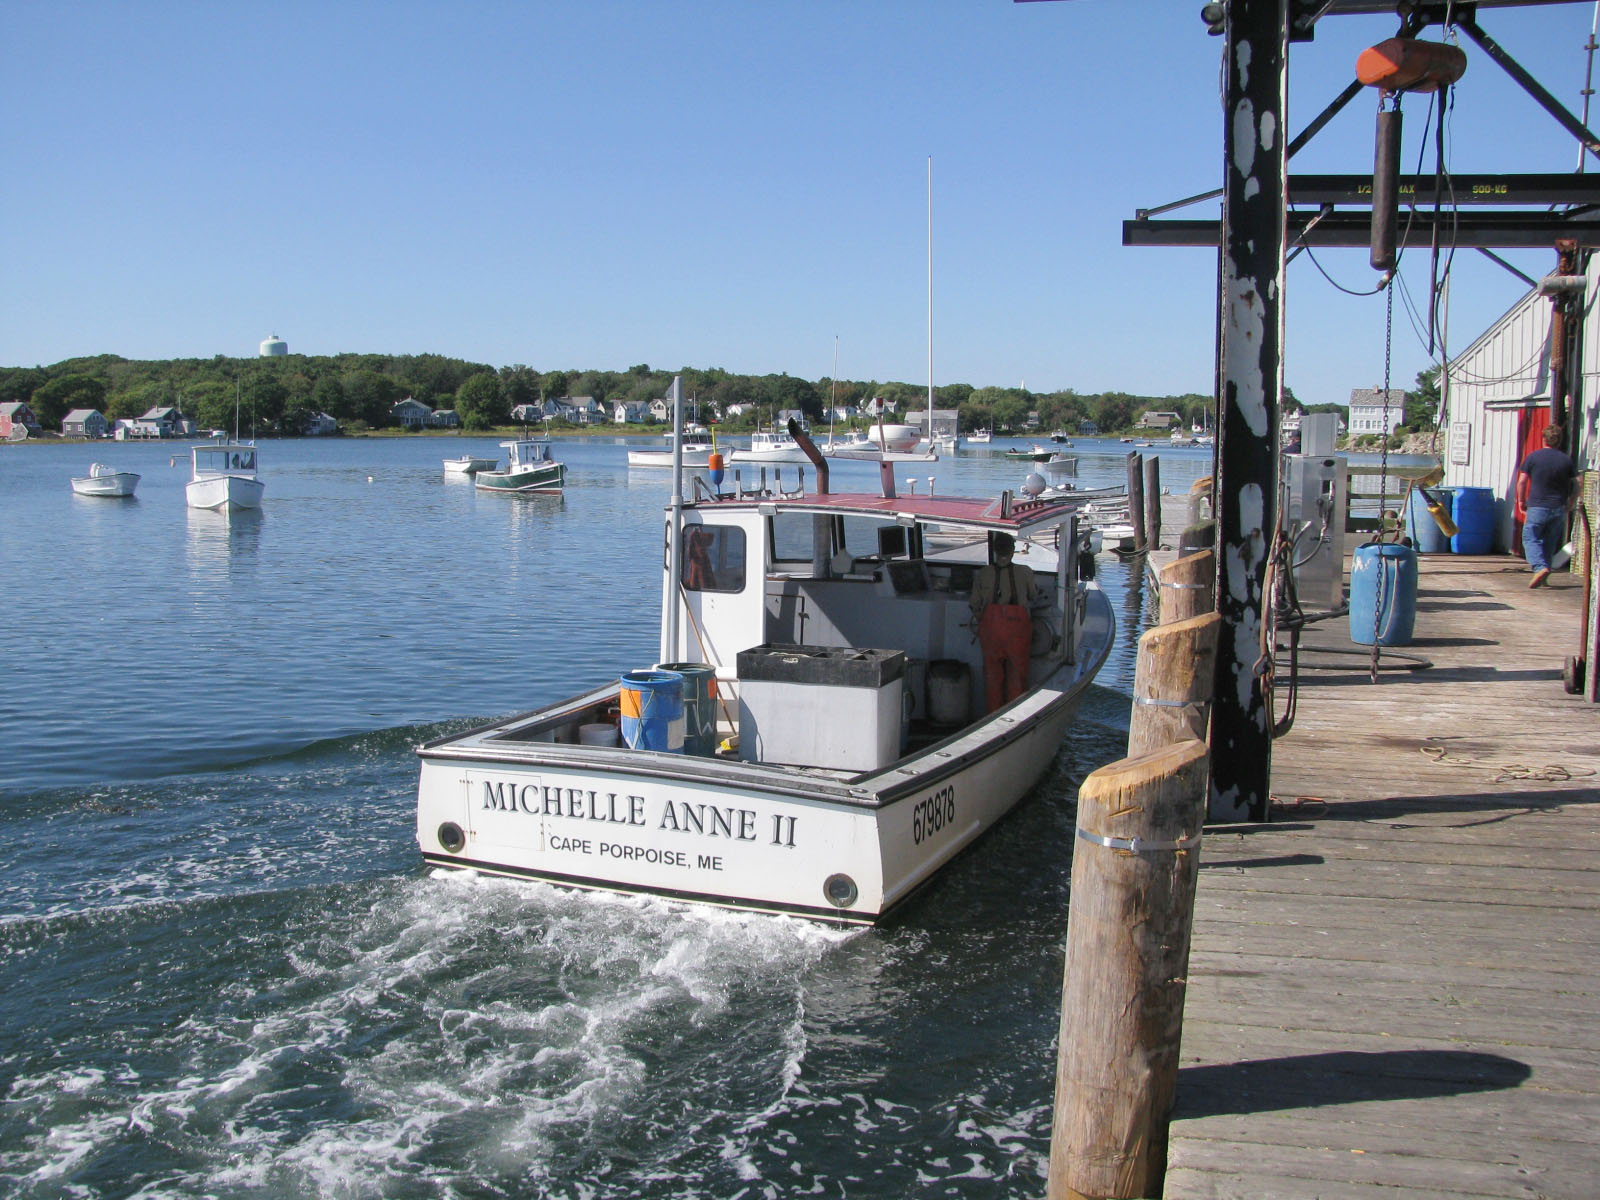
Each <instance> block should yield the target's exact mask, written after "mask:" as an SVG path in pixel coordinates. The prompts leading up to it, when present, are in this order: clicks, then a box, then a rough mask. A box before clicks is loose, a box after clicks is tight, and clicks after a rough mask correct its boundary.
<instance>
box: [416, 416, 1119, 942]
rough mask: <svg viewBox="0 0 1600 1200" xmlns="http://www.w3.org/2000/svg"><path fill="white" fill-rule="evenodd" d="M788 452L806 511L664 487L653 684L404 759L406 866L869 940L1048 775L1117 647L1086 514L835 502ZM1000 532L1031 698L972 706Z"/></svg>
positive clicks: (602, 667) (457, 738) (607, 673)
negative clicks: (821, 926) (674, 902)
mask: <svg viewBox="0 0 1600 1200" xmlns="http://www.w3.org/2000/svg"><path fill="white" fill-rule="evenodd" d="M800 443H801V444H802V446H804V447H806V448H807V449H809V450H810V452H811V453H812V454H813V455H814V457H813V458H812V461H813V463H815V465H816V475H817V479H816V483H817V487H816V490H815V491H814V492H812V493H809V494H808V493H805V492H804V491H794V492H781V491H775V490H757V491H739V492H736V494H734V495H731V496H721V495H714V494H712V493H711V492H710V490H709V489H707V488H705V487H704V486H703V485H702V483H701V482H700V481H696V484H695V493H696V494H695V495H694V496H693V497H691V498H688V499H685V498H683V497H682V496H680V495H679V494H678V490H677V488H676V487H675V488H674V496H673V500H672V502H671V504H670V505H669V506H668V508H667V517H666V536H667V546H668V552H667V554H666V556H665V558H666V561H665V564H664V567H665V569H664V572H663V604H662V633H661V641H660V646H659V653H660V664H661V665H659V666H658V667H657V669H654V670H645V669H642V668H645V667H647V666H648V664H640V663H632V664H630V663H625V662H617V663H597V664H596V669H595V675H596V676H597V677H598V678H597V683H596V686H595V687H594V688H593V689H592V690H590V691H587V692H584V693H583V694H581V695H577V696H574V697H572V698H570V699H567V700H564V701H561V702H559V703H556V704H552V705H549V706H548V707H545V708H542V709H539V710H536V711H532V712H526V713H523V714H520V715H518V716H514V717H510V718H506V719H504V720H501V721H497V722H495V723H493V724H490V725H486V726H483V727H481V728H478V729H474V730H471V731H469V732H466V733H462V734H456V735H452V736H450V737H445V738H440V739H438V740H436V741H433V742H429V743H428V744H426V745H424V746H422V747H420V748H419V750H418V754H419V756H420V758H421V776H420V780H419V784H418V802H417V839H418V843H419V845H420V848H421V852H422V856H423V858H424V860H425V861H427V862H428V863H430V864H433V865H435V866H438V867H447V868H460V869H470V870H476V871H483V872H488V873H492V874H497V875H507V876H516V877H523V878H528V879H537V880H544V881H547V882H552V883H556V884H563V885H569V886H574V887H581V888H594V889H605V890H611V891H617V892H624V893H653V894H659V895H663V896H668V897H674V898H678V899H682V900H688V901H698V902H705V903H711V904H717V905H724V906H729V907H734V908H741V909H752V910H758V911H767V912H784V913H794V914H800V915H804V916H809V917H817V918H825V919H830V920H835V921H841V922H845V923H853V924H870V923H872V922H875V921H877V920H878V919H880V918H882V917H883V916H884V915H885V914H886V913H889V912H890V911H891V910H893V909H894V907H895V906H896V905H898V904H900V903H902V902H904V901H905V900H906V898H907V897H908V896H910V895H911V894H912V893H913V892H915V891H916V890H917V889H918V888H919V887H920V886H922V885H923V884H925V883H927V882H928V881H929V880H931V879H932V878H933V877H934V876H935V875H936V874H937V872H938V871H939V869H940V868H942V867H943V866H944V865H945V864H947V863H948V862H950V860H951V859H952V858H954V857H955V856H956V855H957V854H958V853H960V852H961V851H962V850H963V849H965V848H966V847H968V846H970V845H971V844H972V843H973V842H974V841H975V840H976V839H977V838H978V837H979V836H980V835H981V834H983V832H984V831H985V830H987V829H989V828H990V827H991V826H992V825H994V824H995V822H997V821H999V820H1000V819H1001V818H1002V817H1003V816H1005V814H1006V813H1007V812H1008V811H1009V810H1010V809H1011V808H1012V807H1013V806H1014V805H1015V804H1016V803H1017V802H1018V801H1019V800H1020V799H1021V798H1022V797H1023V796H1024V795H1025V794H1026V793H1027V792H1028V790H1029V789H1030V788H1032V787H1033V786H1034V784H1035V783H1036V782H1037V781H1038V780H1039V779H1040V778H1041V777H1042V776H1043V775H1044V773H1045V772H1046V771H1047V770H1048V769H1049V767H1050V764H1051V761H1052V760H1053V759H1054V757H1055V755H1056V752H1057V750H1058V749H1059V747H1060V745H1061V740H1062V736H1063V734H1064V732H1065V730H1066V728H1067V726H1068V724H1069V723H1070V722H1071V721H1072V719H1073V716H1074V713H1075V711H1076V708H1077V705H1078V701H1079V698H1080V696H1081V695H1082V694H1083V692H1084V691H1085V690H1086V689H1087V688H1088V687H1089V685H1090V683H1091V681H1092V680H1093V679H1094V677H1095V673H1096V672H1097V671H1098V670H1099V669H1100V666H1101V664H1102V663H1103V662H1104V661H1105V658H1106V655H1107V653H1108V651H1109V650H1110V648H1111V645H1112V640H1113V635H1114V632H1115V620H1114V618H1113V615H1112V611H1111V606H1110V604H1109V603H1108V602H1107V600H1106V597H1105V595H1104V593H1103V592H1102V591H1101V590H1100V588H1099V586H1098V584H1096V583H1094V582H1093V581H1092V578H1091V576H1092V575H1093V566H1092V564H1093V557H1092V554H1093V549H1094V545H1093V535H1092V534H1090V533H1089V532H1088V531H1087V530H1086V529H1083V528H1080V521H1079V510H1080V507H1081V506H1082V504H1083V503H1084V502H1083V501H1082V500H1080V499H1078V498H1077V497H1075V496H1070V495H1068V496H1062V497H1059V498H1052V499H1048V500H1029V499H1025V498H1013V497H1012V496H1011V495H1010V494H1009V493H1004V494H1002V495H1001V496H999V497H993V498H984V499H969V498H961V497H957V496H930V495H909V496H905V495H902V496H896V495H895V493H894V488H893V470H892V467H889V466H885V467H883V468H881V470H880V474H881V478H882V485H883V486H882V491H881V492H872V493H865V494H839V493H833V492H830V491H829V490H828V472H827V466H826V463H825V461H824V460H823V459H822V458H821V456H820V454H817V453H816V451H815V448H814V447H811V446H810V445H809V439H805V438H804V436H803V435H800ZM691 478H693V477H691ZM675 479H681V477H679V476H675ZM1000 533H1006V534H1010V535H1012V536H1013V537H1014V538H1015V539H1016V544H1017V558H1016V561H1017V562H1018V563H1019V564H1021V565H1023V566H1026V567H1029V568H1031V569H1032V570H1033V572H1034V578H1035V582H1036V583H1037V584H1038V586H1039V589H1040V592H1041V597H1042V598H1041V606H1040V607H1039V608H1038V609H1036V611H1035V620H1034V640H1033V645H1032V660H1031V664H1030V665H1031V672H1030V680H1029V687H1028V689H1027V690H1026V691H1025V692H1023V694H1022V695H1020V696H1019V697H1017V698H1016V699H1015V700H1012V701H1011V702H1010V703H1008V704H1006V705H1005V706H1003V707H1002V708H1000V709H998V710H997V711H995V712H992V713H983V712H982V703H983V700H982V698H983V694H984V692H983V680H982V673H983V664H982V654H981V650H980V648H979V646H978V643H977V641H976V638H975V637H974V635H973V630H972V618H971V612H970V608H969V606H968V593H969V590H970V587H971V581H972V578H973V576H974V575H975V573H976V572H977V571H978V570H979V568H980V567H981V566H982V564H983V563H984V562H985V561H986V560H987V559H988V558H989V547H990V544H991V539H992V538H993V536H994V535H996V534H1000ZM1055 547H1062V548H1065V550H1066V553H1057V551H1056V549H1055ZM691 660H692V661H691ZM630 667H631V668H635V670H632V671H630V670H629V668H630ZM679 674H681V675H682V680H681V683H682V685H683V686H684V687H685V688H686V689H687V691H686V694H687V695H688V696H689V697H690V698H689V700H688V702H687V703H686V704H685V705H684V706H683V708H681V709H675V708H674V707H673V706H672V704H671V700H672V698H673V694H674V693H675V691H676V689H677V688H678V686H679V685H678V684H674V683H672V682H671V680H672V679H673V678H674V677H676V676H677V675H679ZM644 677H649V679H650V680H651V684H650V686H651V687H655V686H658V685H663V681H664V688H665V691H664V695H665V700H663V703H662V707H661V708H660V709H659V711H658V712H657V714H656V716H655V717H651V716H650V713H649V708H648V703H647V701H648V700H649V699H650V697H651V695H652V693H641V692H639V691H637V690H634V687H635V686H637V685H635V683H634V681H635V680H636V679H639V678H644ZM641 696H644V697H645V699H641ZM619 715H620V718H621V719H620V722H619ZM618 724H620V726H621V734H622V737H621V738H620V739H619V738H618V729H617V725H618ZM685 745H686V746H687V750H686V752H680V750H682V749H683V748H684V746H685Z"/></svg>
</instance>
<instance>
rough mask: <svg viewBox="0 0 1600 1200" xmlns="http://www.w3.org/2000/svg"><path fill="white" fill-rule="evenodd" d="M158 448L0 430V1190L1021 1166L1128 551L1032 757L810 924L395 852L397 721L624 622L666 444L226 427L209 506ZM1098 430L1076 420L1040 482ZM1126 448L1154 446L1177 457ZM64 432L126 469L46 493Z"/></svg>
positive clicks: (965, 1175)
mask: <svg viewBox="0 0 1600 1200" xmlns="http://www.w3.org/2000/svg"><path fill="white" fill-rule="evenodd" d="M1000 447H1001V443H996V445H995V450H996V451H998V450H999V449H1000ZM181 449H182V448H181V447H177V446H173V445H166V446H161V445H102V446H95V447H88V446H81V445H79V446H36V445H35V446H22V447H15V446H12V447H0V511H3V514H4V520H3V521H0V563H3V564H4V568H5V574H6V576H7V579H8V586H7V588H6V590H7V592H8V594H9V595H10V597H11V605H10V606H9V607H10V608H11V621H10V622H9V635H8V639H7V644H6V653H5V660H4V661H5V665H4V684H3V686H0V728H3V729H4V730H5V741H4V748H3V753H0V1192H3V1193H4V1194H7V1195H17V1196H23V1197H135V1196H137V1197H168V1196H172V1197H176V1196H215V1197H298V1196H312V1195H316V1196H333V1197H452V1198H454V1197H463V1198H465V1197H562V1198H572V1200H590V1198H600V1197H619V1198H620V1197H707V1196H715V1197H779V1196H799V1195H808V1196H809V1195H820V1196H883V1197H907V1196H945V1195H950V1196H956V1195H959V1196H963V1197H974V1196H976V1197H982V1196H995V1197H1001V1196H1004V1197H1010V1196H1025V1195H1026V1196H1032V1195H1037V1194H1039V1192H1040V1191H1041V1189H1042V1181H1043V1173H1044V1169H1045V1163H1046V1160H1047V1157H1048V1152H1049V1127H1050V1103H1051V1093H1052V1088H1053V1042H1054V1037H1055V1033H1056V1023H1057V1020H1058V1004H1059V997H1060V987H1061V978H1060V972H1061V953H1060V947H1061V944H1062V941H1063V938H1064V934H1065V920H1066V902H1067V879H1068V874H1069V858H1068V856H1069V853H1070V846H1071V833H1072V814H1071V809H1070V803H1069V800H1070V797H1071V795H1072V794H1073V791H1074V789H1075V786H1076V782H1077V780H1078V779H1080V778H1081V777H1082V776H1083V775H1084V774H1086V773H1087V772H1088V771H1090V770H1092V769H1094V768H1095V767H1096V766H1098V765H1100V764H1102V763H1104V762H1107V761H1110V760H1111V759H1114V758H1116V757H1118V756H1119V755H1120V753H1121V749H1122V745H1123V742H1124V740H1125V737H1126V728H1127V708H1128V704H1127V700H1126V694H1127V693H1128V691H1129V688H1130V686H1131V680H1132V671H1133V659H1132V649H1131V647H1132V642H1133V639H1134V637H1135V636H1136V634H1137V632H1138V629H1139V626H1140V623H1141V618H1142V606H1143V597H1142V594H1141V593H1140V592H1139V591H1138V590H1137V589H1136V588H1130V587H1129V585H1128V581H1129V577H1130V570H1131V569H1130V567H1129V566H1128V565H1126V564H1122V563H1119V562H1117V561H1116V560H1115V559H1114V558H1112V557H1111V556H1109V555H1108V556H1103V561H1102V580H1103V582H1104V584H1105V586H1106V588H1107V590H1108V592H1110V593H1111V595H1112V597H1113V600H1114V603H1115V604H1116V607H1117V609H1118V615H1119V620H1120V621H1121V623H1122V626H1123V627H1122V630H1121V632H1120V635H1119V643H1120V644H1119V647H1118V650H1117V651H1116V652H1115V654H1114V655H1113V658H1112V660H1111V662H1110V663H1109V664H1108V665H1107V667H1106V668H1105V670H1104V671H1103V672H1102V675H1101V677H1100V679H1099V681H1098V686H1097V687H1096V688H1095V690H1094V692H1093V693H1092V694H1091V696H1090V698H1089V700H1088V702H1087V703H1086V704H1085V706H1084V712H1083V719H1082V721H1081V722H1080V725H1079V727H1078V728H1077V729H1076V730H1074V732H1073V733H1072V734H1071V735H1070V737H1069V738H1068V740H1067V742H1066V743H1065V744H1064V746H1063V748H1062V753H1061V755H1060V756H1059V758H1058V760H1057V763H1056V767H1055V770H1054V772H1053V774H1052V775H1051V777H1050V778H1049V779H1048V780H1047V781H1046V782H1045V783H1044V784H1043V785H1042V786H1041V787H1040V788H1039V789H1038V790H1037V792H1036V793H1035V794H1034V796H1033V797H1031V798H1030V800H1029V801H1028V802H1026V803H1024V804H1023V805H1021V806H1020V807H1019V808H1018V809H1017V811H1016V812H1015V813H1014V814H1013V815H1012V816H1011V817H1010V818H1008V820H1007V821H1006V822H1004V823H1003V824H1002V825H1001V826H1000V828H998V829H997V830H995V832H994V833H993V834H992V835H991V836H990V837H988V838H987V839H985V840H984V841H983V842H982V843H981V844H980V845H979V846H978V847H977V848H976V849H975V850H974V851H973V852H971V853H969V854H967V855H965V856H964V857H962V858H961V859H960V860H958V861H957V862H956V863H955V864H953V866H952V867H951V868H950V869H949V870H948V871H947V873H946V874H945V876H944V877H943V878H941V880H940V881H939V882H938V883H937V884H936V885H935V886H933V887H931V888H929V889H926V890H925V891H924V892H923V893H922V894H921V895H919V896H918V897H917V898H916V899H915V900H914V901H913V902H912V903H911V904H910V906H909V908H908V910H907V911H906V912H905V914H904V915H903V916H902V917H901V918H900V919H899V920H898V921H897V922H895V923H894V924H892V925H891V926H889V927H887V928H884V929H879V930H869V931H850V932H844V931H839V930H834V929H830V928H827V927H823V926H820V925H816V924H812V923H809V922H805V921H800V920H795V919H787V918H776V917H764V916H748V915H740V914H731V913H724V912H719V911H715V910H707V909H699V908H694V907H687V906H681V905H670V904H667V903H664V902H659V901H654V900H643V899H621V898H613V897H604V896H594V895H587V894H579V893H571V892H564V891H561V890H559V889H555V888H551V887H546V886H541V885H536V884H527V883H516V882H509V881H495V880H487V879H478V878H472V877H469V876H462V875H444V874H434V873H431V872H429V871H427V870H425V869H424V868H423V867H422V866H421V864H420V862H419V860H418V857H417V853H416V847H415V843H414V840H413V839H414V834H413V805H414V800H415V785H416V762H415V758H414V755H413V753H412V750H413V747H414V746H415V745H416V744H417V743H419V742H421V741H424V740H426V739H427V738H430V737H433V736H435V735H437V734H439V733H441V732H444V731H447V730H449V729H452V728H458V727H464V726H466V725H467V724H469V723H471V722H473V721H476V720H478V719H480V718H483V717H488V716H494V715H497V714H500V713H504V712H510V711H514V710H520V709H524V708H528V707H532V706H534V705H536V704H539V703H542V702H545V701H548V700H551V699H555V698H558V697H560V696H564V695H568V694H571V693H573V692H575V691H577V690H579V689H580V688H581V687H583V686H586V685H588V684H590V683H592V682H593V681H595V680H596V679H598V678H601V677H603V676H604V675H606V674H611V673H614V672H615V670H616V669H617V667H618V665H619V664H620V665H623V666H626V665H630V664H638V665H643V664H647V663H649V662H650V661H652V659H653V656H654V652H655V645H656V612H655V610H656V604H657V596H658V594H659V584H658V580H657V575H656V572H657V570H658V569H659V568H658V564H659V561H660V550H659V537H660V534H659V520H658V513H659V509H660V505H661V503H662V502H663V501H664V499H665V493H666V477H665V474H664V473H663V472H660V471H650V470H638V469H635V470H630V469H629V468H628V467H627V466H626V465H625V462H626V459H625V454H624V450H623V447H622V446H621V445H620V444H618V443H614V442H605V441H592V442H579V443H572V444H567V445H563V446H562V447H561V453H560V456H561V457H563V458H564V459H566V461H567V462H568V463H569V469H570V474H569V487H568V491H567V493H566V495H565V497H564V498H538V497H536V498H526V499H524V498H517V497H507V496H495V495H485V494H481V493H478V492H476V491H475V490H474V489H473V488H472V487H471V486H470V484H464V483H461V482H459V481H454V480H448V479H446V478H445V477H444V476H443V473H442V470H441V466H440V462H441V459H442V458H445V457H451V456H454V455H456V454H458V453H462V452H467V451H474V452H485V451H487V452H493V450H494V445H493V442H492V440H489V441H485V440H478V439H459V440H457V439H411V440H406V439H394V440H348V441H338V440H335V441H323V442H317V441H290V442H282V443H279V442H267V443H264V445H263V449H262V455H261V457H262V462H263V469H264V477H265V478H266V480H267V498H266V501H265V506H264V508H263V510H262V511H261V513H260V514H259V515H256V516H249V517H246V518H244V519H243V520H241V519H239V518H237V517H235V518H234V519H232V520H231V521H230V520H228V519H226V518H223V517H220V516H218V515H216V514H213V513H206V512H196V511H190V510H188V509H187V508H185V506H184V498H183V483H184V481H185V480H186V478H187V470H186V459H183V458H180V460H179V464H178V465H177V466H172V465H170V458H171V456H172V455H173V454H174V452H175V451H177V452H181ZM1097 450H1098V451H1100V452H1102V453H1097ZM1125 450H1126V447H1122V446H1119V445H1118V444H1116V443H1099V444H1096V443H1086V442H1080V443H1079V445H1078V447H1077V448H1076V452H1077V453H1078V454H1079V455H1080V456H1081V467H1080V477H1081V482H1083V483H1086V484H1093V483H1097V482H1108V483H1119V482H1121V478H1122V472H1123V466H1122V454H1123V452H1124V451H1125ZM1161 456H1162V464H1163V476H1164V482H1165V483H1167V484H1169V485H1170V486H1172V487H1173V488H1174V489H1175V490H1177V489H1179V488H1186V487H1187V484H1188V482H1189V481H1190V480H1191V479H1193V478H1195V477H1197V476H1198V475H1200V474H1204V473H1207V472H1208V471H1209V466H1210V460H1209V455H1208V454H1206V453H1204V452H1200V451H1173V452H1168V451H1165V450H1163V451H1162V452H1161ZM93 460H101V461H106V462H111V463H114V464H116V465H117V466H118V467H119V468H121V469H131V470H135V471H139V472H140V473H141V474H142V475H143V479H142V481H141V483H140V486H139V497H138V499H137V500H134V501H108V500H97V499H88V498H84V497H77V496H74V495H72V494H71V492H70V490H69V488H68V485H67V480H68V477H69V476H71V475H74V474H82V473H85V472H86V471H87V468H88V465H89V463H90V461H93ZM915 465H916V467H917V468H918V470H917V471H916V472H915V473H916V474H918V475H919V477H921V478H925V477H926V475H927V474H933V475H935V476H936V477H937V479H938V487H939V489H940V490H941V491H956V492H987V493H997V492H998V491H999V489H1000V488H1002V487H1014V486H1015V484H1016V483H1017V481H1018V480H1019V479H1020V477H1021V474H1022V473H1023V468H1022V467H1020V466H1019V465H1018V464H1016V463H1010V462H1006V461H1004V460H1003V459H1002V458H1000V457H999V455H998V453H990V454H965V453H964V454H962V455H961V456H960V457H958V458H957V459H955V460H953V461H952V460H947V461H945V462H941V463H939V464H936V465H935V464H930V465H928V466H923V465H922V464H915ZM908 466H909V464H908ZM792 470H793V468H786V471H789V472H792ZM854 472H860V476H859V478H860V481H861V483H862V484H863V485H866V484H867V482H868V481H869V480H871V479H873V478H875V474H876V468H874V467H871V466H865V465H858V464H848V465H845V466H842V467H841V466H836V467H835V468H834V478H835V481H836V486H840V485H848V481H849V480H850V479H852V478H856V476H855V474H853V473H854ZM902 473H903V474H905V475H908V476H909V475H911V474H913V472H912V471H910V470H905V471H903V472H902ZM922 486H925V484H924V485H922Z"/></svg>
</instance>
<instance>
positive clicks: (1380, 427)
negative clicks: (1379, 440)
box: [1350, 387, 1406, 437]
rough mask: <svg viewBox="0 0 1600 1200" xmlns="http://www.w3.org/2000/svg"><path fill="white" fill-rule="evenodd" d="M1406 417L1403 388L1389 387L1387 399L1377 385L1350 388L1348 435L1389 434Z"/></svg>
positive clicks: (1403, 421) (1401, 423)
mask: <svg viewBox="0 0 1600 1200" xmlns="http://www.w3.org/2000/svg"><path fill="white" fill-rule="evenodd" d="M1405 419H1406V393H1405V389H1404V388H1390V389H1389V394H1388V398H1387V400H1385V398H1384V391H1383V389H1382V388H1379V387H1371V388H1352V389H1351V391H1350V436H1351V437H1360V436H1361V435H1362V434H1385V435H1387V434H1391V433H1393V432H1394V431H1395V429H1396V428H1398V427H1399V426H1400V425H1403V424H1404V423H1405Z"/></svg>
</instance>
